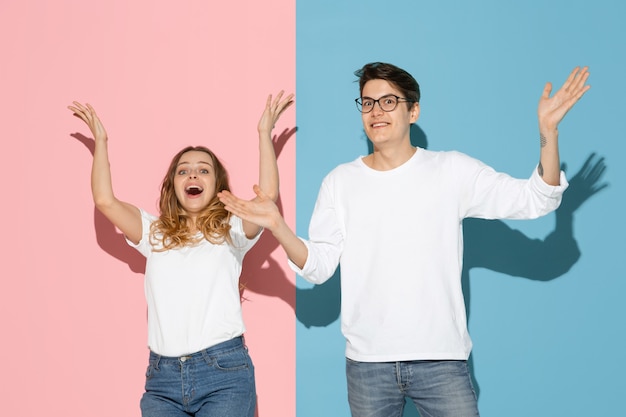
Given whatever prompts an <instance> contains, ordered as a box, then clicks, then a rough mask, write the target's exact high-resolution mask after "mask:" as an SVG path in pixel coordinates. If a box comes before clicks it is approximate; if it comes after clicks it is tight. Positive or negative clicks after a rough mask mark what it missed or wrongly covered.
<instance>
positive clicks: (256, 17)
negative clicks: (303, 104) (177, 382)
mask: <svg viewBox="0 0 626 417" xmlns="http://www.w3.org/2000/svg"><path fill="white" fill-rule="evenodd" d="M171 4H172V3H171V2H165V1H161V0H159V1H148V0H138V1H127V0H108V1H106V2H104V1H103V2H91V1H88V2H85V1H74V0H54V1H52V0H48V1H46V0H39V1H35V0H27V1H19V2H18V1H14V2H9V1H3V2H2V3H0V51H1V53H2V63H1V64H0V120H1V126H2V130H3V132H2V140H3V151H2V153H1V158H2V162H1V164H0V170H1V171H0V176H1V178H2V191H3V197H2V204H1V205H0V215H1V216H2V217H1V218H2V220H3V223H2V224H3V229H4V230H3V231H4V233H3V241H4V242H3V248H4V250H3V252H2V266H3V268H2V280H1V281H0V282H1V283H2V291H0V325H1V327H0V329H1V331H2V342H1V343H0V357H2V358H3V362H4V363H3V367H2V368H3V369H2V375H3V377H2V379H1V380H0V384H1V386H0V397H1V400H2V401H1V402H2V404H3V405H2V414H3V415H12V416H34V415H55V416H56V415H63V416H87V415H88V416H90V417H97V416H107V417H110V416H132V415H139V407H138V402H139V398H140V396H141V394H142V392H143V382H144V377H143V375H144V371H145V367H146V365H147V353H148V351H147V348H146V323H145V321H146V306H145V301H144V295H143V275H142V272H143V258H142V257H141V256H140V255H138V254H136V253H135V252H134V251H133V250H131V249H130V248H128V247H127V246H125V243H124V242H123V240H122V238H121V236H120V235H119V234H118V233H117V232H116V231H115V230H114V229H113V227H112V226H111V225H110V224H109V223H108V222H107V221H106V220H104V219H103V218H102V217H101V216H99V215H98V213H97V212H94V208H93V203H92V200H91V194H90V189H89V172H90V166H91V155H90V152H89V146H90V139H89V136H90V134H89V131H88V129H87V128H86V126H84V124H82V122H81V121H80V120H78V119H76V118H74V117H72V115H71V113H70V111H69V110H67V109H66V106H67V105H68V104H70V103H71V101H72V100H78V101H82V102H83V101H88V102H89V103H91V104H93V105H94V107H95V108H96V110H97V111H98V113H99V115H100V117H101V119H102V120H103V122H104V124H105V126H106V128H107V130H108V133H109V143H110V144H109V151H110V159H111V165H112V170H113V181H114V186H115V190H116V194H117V195H118V196H119V197H120V198H121V199H124V200H127V201H130V202H132V203H134V204H136V205H138V206H141V207H143V208H145V209H147V210H149V211H152V212H156V201H157V198H158V189H159V183H160V181H161V179H162V176H163V175H164V173H165V169H166V168H167V165H168V163H169V161H170V158H171V157H172V156H173V154H174V153H175V152H177V151H178V150H179V149H180V148H182V147H183V146H185V145H188V144H193V145H196V144H203V145H207V146H209V147H210V148H212V149H213V150H214V151H215V152H216V153H217V154H218V155H219V156H220V157H221V159H222V161H223V162H224V163H225V165H226V166H227V168H228V169H229V172H230V175H231V178H232V179H231V181H232V186H233V189H234V191H235V192H236V193H238V194H240V195H242V196H244V197H246V198H247V197H251V196H252V192H251V186H252V184H253V183H255V182H256V179H257V165H258V163H257V161H258V147H257V136H256V122H257V120H258V117H259V115H260V113H261V111H262V109H263V105H264V102H265V98H266V96H267V94H268V93H271V92H276V91H278V90H280V89H285V90H286V91H287V92H293V91H294V90H295V2H293V1H292V0H279V1H274V2H273V4H272V7H269V6H267V5H266V4H264V3H262V2H257V1H252V0H247V1H238V2H220V3H217V2H208V1H183V2H177V3H176V6H172V5H171ZM294 126H295V110H294V109H290V110H289V111H288V113H287V114H285V115H284V117H283V118H282V119H281V122H280V123H279V125H278V126H277V129H276V131H275V132H276V133H280V132H283V131H284V130H285V129H292V128H293V127H294ZM288 133H292V132H291V131H290V132H288ZM73 135H74V136H73ZM81 135H84V137H83V136H81ZM286 136H287V137H286V141H284V142H283V143H282V145H284V147H282V148H281V153H280V156H279V165H280V170H281V196H282V204H283V209H284V212H285V214H286V217H287V220H288V221H289V222H290V223H292V224H293V220H294V218H293V217H294V215H293V213H294V203H293V202H294V194H295V182H294V169H295V167H294V159H295V135H293V134H291V135H286ZM275 249H276V244H275V242H274V241H272V239H271V238H270V236H269V234H266V235H265V236H264V238H263V239H262V241H261V242H260V244H259V245H258V246H257V247H256V248H255V249H254V251H253V252H252V253H251V254H250V255H249V257H248V259H247V262H246V268H245V270H246V272H245V274H244V277H243V282H244V283H245V284H246V285H247V287H248V290H247V291H246V292H245V297H246V301H245V302H244V314H245V320H246V325H247V327H248V332H247V343H248V345H249V346H250V352H251V354H252V357H253V360H254V361H255V365H256V371H257V386H258V395H259V412H258V415H259V416H261V417H262V416H278V417H281V416H291V415H294V414H295V369H294V366H295V353H294V351H295V334H294V333H295V332H294V328H295V324H294V323H295V318H294V290H293V274H292V273H290V272H288V271H287V270H286V269H285V265H286V262H285V259H284V254H283V253H282V251H280V250H275Z"/></svg>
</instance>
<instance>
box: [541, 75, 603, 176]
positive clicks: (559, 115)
mask: <svg viewBox="0 0 626 417" xmlns="http://www.w3.org/2000/svg"><path fill="white" fill-rule="evenodd" d="M588 77H589V69H588V67H584V68H582V69H581V68H580V67H576V68H574V70H573V71H572V72H571V73H570V75H569V77H567V80H566V81H565V83H564V84H563V86H562V87H561V88H560V89H559V90H558V91H557V92H556V93H555V94H554V95H553V96H552V97H550V93H551V92H552V83H549V82H548V83H546V85H545V87H544V89H543V94H542V95H541V98H540V100H539V106H538V108H537V116H538V119H539V143H540V146H541V151H540V152H541V153H540V156H539V166H538V168H537V170H538V173H539V175H540V176H541V178H543V180H544V181H545V182H546V183H547V184H550V185H559V183H560V172H561V162H560V160H559V141H558V139H559V131H558V125H559V123H560V122H561V120H563V117H565V115H566V114H567V112H568V111H569V110H570V109H571V108H572V107H574V104H576V102H577V101H578V100H579V99H580V98H581V97H582V96H583V94H585V93H586V92H587V90H589V88H591V87H590V86H589V85H585V82H586V81H587V78H588Z"/></svg>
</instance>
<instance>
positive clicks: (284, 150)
mask: <svg viewBox="0 0 626 417" xmlns="http://www.w3.org/2000/svg"><path fill="white" fill-rule="evenodd" d="M624 17H626V6H624V5H623V3H622V2H619V1H618V0H600V1H596V2H583V1H580V0H575V1H561V0H558V1H557V0H550V1H538V0H532V1H527V2H513V1H495V0H480V1H475V2H462V1H442V2H425V1H408V0H405V1H390V2H373V1H370V0H366V1H345V2H337V1H330V0H321V1H305V0H301V1H297V2H295V1H294V0H277V1H267V2H254V1H247V0H246V1H240V2H208V1H182V2H177V3H176V4H174V3H171V2H164V1H160V0H159V1H146V0H137V1H130V2H129V1H121V0H111V1H107V2H80V1H75V0H55V1H49V0H26V1H21V2H17V1H9V0H7V1H3V2H2V3H0V53H1V54H2V63H1V64H0V120H1V121H2V123H1V125H0V126H1V128H2V131H3V143H2V149H3V152H2V153H1V158H2V163H1V164H0V178H1V181H2V190H3V197H2V204H1V205H0V215H1V218H2V220H3V231H4V234H3V236H4V239H3V242H4V243H3V250H2V255H1V256H2V265H3V268H2V271H3V272H2V273H1V278H0V283H1V284H2V291H0V325H1V327H0V331H1V332H2V342H1V343H0V357H2V358H3V359H4V365H3V372H2V374H3V378H2V381H1V382H0V384H1V389H0V398H2V403H3V409H4V414H6V415H14V416H35V415H64V416H85V415H89V416H94V417H98V416H111V415H119V416H132V415H139V408H138V401H139V397H140V396H141V393H142V389H143V375H144V371H145V367H146V365H147V363H146V359H147V348H146V346H145V341H146V323H145V320H146V311H145V308H146V307H145V301H144V296H143V264H142V258H141V257H140V256H139V255H138V254H136V253H135V252H133V250H131V249H130V248H128V247H126V246H125V243H124V242H123V238H122V236H120V234H119V232H118V231H116V230H115V229H114V228H113V227H112V226H111V225H110V224H109V223H108V222H107V221H106V220H105V219H103V218H102V216H101V215H99V214H98V213H97V212H96V211H95V210H94V207H93V203H92V201H91V195H90V190H89V171H90V166H91V154H90V151H91V150H92V147H93V144H92V141H91V138H90V134H89V131H88V130H87V129H86V127H85V126H84V125H83V124H82V122H80V121H79V120H78V119H76V118H73V117H72V116H71V114H70V112H69V110H67V109H66V106H67V105H68V104H69V103H70V102H71V101H72V100H78V101H88V102H90V103H91V104H93V105H94V106H95V107H96V109H97V110H98V112H99V114H100V116H101V117H102V120H103V122H104V123H105V126H106V127H107V129H108V133H109V137H110V146H109V148H110V154H111V165H112V171H113V180H114V183H115V189H116V193H117V194H118V196H119V197H120V198H122V199H125V200H127V201H130V202H133V203H134V204H136V205H138V206H141V207H144V208H145V209H147V210H149V211H152V212H156V201H157V198H158V188H159V183H160V181H161V179H162V176H163V174H164V172H165V169H166V168H167V164H168V163H169V160H170V158H171V157H172V155H173V154H174V153H175V152H177V151H178V150H179V149H180V148H182V147H183V146H185V145H187V144H203V145H206V146H209V147H210V148H212V149H213V150H215V151H216V153H217V154H218V155H220V156H221V158H222V160H223V162H224V163H225V165H226V166H227V168H228V169H229V172H230V175H231V180H232V185H233V188H234V190H235V192H237V194H239V195H241V196H243V197H250V198H251V197H252V191H251V187H252V185H253V184H254V183H255V182H256V178H257V152H258V151H257V149H258V147H257V143H256V141H257V137H256V122H257V120H258V116H259V115H260V112H261V111H262V108H263V104H264V101H265V97H266V96H267V94H269V93H272V92H276V91H278V90H280V89H284V90H286V91H288V92H292V91H293V92H295V93H296V106H295V108H294V109H290V110H289V111H288V112H287V113H286V114H285V115H284V117H283V118H281V121H280V123H279V125H278V126H277V127H276V131H275V132H276V133H277V135H278V137H277V141H278V151H279V166H280V170H281V200H280V202H281V205H282V209H283V212H284V214H285V217H286V218H287V220H288V222H289V223H290V224H291V225H292V226H293V227H294V228H296V230H297V231H298V233H299V234H301V235H303V236H306V235H307V227H308V221H309V218H310V214H311V211H312V209H313V205H314V202H315V198H316V196H317V192H318V188H319V185H320V183H321V180H322V178H323V177H324V175H326V174H327V173H328V171H330V170H331V169H332V168H333V167H334V166H336V165H337V164H339V163H342V162H347V161H350V160H353V159H354V158H356V157H357V156H358V155H364V154H366V153H367V152H368V151H369V148H368V143H367V140H366V138H365V136H364V134H363V131H362V128H361V121H360V116H359V114H358V112H357V110H356V108H355V106H354V102H353V100H354V98H355V97H357V96H358V85H357V84H356V83H355V82H354V81H355V79H356V78H355V77H354V75H353V72H354V70H356V69H358V68H359V67H361V66H362V65H363V64H364V63H366V62H371V61H387V62H392V63H395V64H396V65H399V66H401V67H403V68H405V69H407V70H408V71H410V72H411V73H412V74H413V75H414V76H415V77H416V78H417V80H418V81H419V82H420V84H421V87H422V101H421V115H420V119H419V120H418V123H417V124H416V126H415V127H414V128H413V130H412V140H413V141H414V143H415V144H416V145H418V146H422V147H427V148H428V149H432V150H451V149H455V150H459V151H462V152H465V153H467V154H469V155H472V156H474V157H476V158H479V159H481V160H483V161H484V162H486V163H487V164H489V165H492V166H493V167H494V168H496V169H498V170H502V171H506V172H508V173H510V174H512V175H514V176H518V177H527V176H529V175H530V173H531V170H532V169H533V168H534V166H535V164H536V163H537V158H538V152H539V140H538V133H537V120H536V105H537V101H538V99H539V96H540V94H541V92H542V89H543V86H544V84H545V83H546V82H547V81H551V82H553V83H554V85H555V87H558V86H560V85H561V83H562V82H563V81H564V80H565V77H566V76H567V74H568V73H569V72H570V71H571V69H572V68H573V67H575V66H577V65H588V66H589V67H590V70H591V78H590V80H589V83H590V84H591V85H592V88H591V90H590V91H589V92H588V93H587V95H586V96H585V97H584V98H583V100H582V101H581V102H580V103H578V104H577V105H576V107H575V108H574V109H573V110H572V111H571V112H570V113H569V114H568V115H567V116H566V119H565V120H564V121H563V123H562V125H561V127H560V134H561V139H560V144H561V157H562V162H563V163H564V164H565V165H566V172H567V175H568V178H569V179H570V182H571V186H570V189H569V190H568V191H567V192H566V194H565V197H564V201H563V205H562V207H561V208H560V209H559V210H558V211H557V212H556V213H553V214H550V215H548V216H546V217H544V218H542V219H538V220H534V221H524V222H520V221H518V222H512V221H492V222H486V221H477V220H467V221H466V222H465V223H464V229H465V246H466V257H465V268H464V274H463V281H464V285H465V290H466V301H467V304H468V310H469V328H470V333H471V335H472V337H473V340H474V351H473V355H472V366H473V368H472V369H473V375H474V378H475V382H476V384H477V388H478V390H479V406H480V409H481V413H482V415H484V416H502V415H507V416H527V415H540V416H554V415H569V416H585V415H590V414H593V415H617V414H619V412H620V408H619V405H620V404H621V397H622V396H623V393H624V392H625V391H626V384H625V383H624V382H623V380H622V379H621V378H620V375H622V374H624V371H626V368H625V366H624V364H623V361H621V360H620V359H621V356H622V355H623V353H624V351H625V350H626V336H625V334H624V333H625V329H626V312H625V309H624V297H625V296H626V273H625V272H624V268H623V265H622V263H623V259H624V256H625V255H626V244H625V243H624V234H625V233H626V226H624V223H623V211H624V210H623V206H624V203H625V202H626V201H625V200H626V197H625V194H626V193H625V191H626V189H625V186H624V179H626V172H625V170H626V169H625V168H624V164H623V163H622V161H621V159H622V157H623V155H624V153H625V151H626V145H625V141H626V133H625V132H624V128H623V126H622V121H623V119H624V116H623V115H624V114H626V105H625V104H624V103H625V100H624V96H625V95H626V86H625V82H624V76H623V75H622V74H623V72H624V71H623V68H624V67H625V66H626V29H624V25H623V19H624ZM296 128H297V131H295V132H294V130H295V129H296ZM598 189H600V191H598V192H596V191H597V190H598ZM390 215H393V211H392V210H390ZM242 283H243V284H244V285H245V287H246V289H245V291H244V302H243V303H244V304H243V305H244V314H245V320H246V324H247V327H248V331H247V343H248V345H249V346H250V352H251V355H252V357H253V360H254V361H255V365H256V371H257V385H258V394H259V408H258V416H260V417H267V416H277V417H288V416H294V415H297V416H299V417H313V416H315V417H317V416H333V417H334V416H337V417H343V416H348V415H349V409H348V406H347V400H346V388H345V376H344V356H343V351H344V340H343V338H342V336H341V333H340V329H339V321H338V317H339V302H340V295H339V276H336V277H334V278H332V279H331V280H330V281H329V282H328V283H326V284H324V285H322V286H318V287H312V286H311V285H309V284H307V283H306V282H305V281H303V280H302V278H300V277H296V276H295V275H294V274H293V273H292V272H290V270H289V269H288V268H287V266H286V258H285V255H284V253H283V252H282V251H281V250H280V248H278V247H277V244H276V242H275V241H274V240H273V239H272V238H271V235H270V234H269V233H266V234H265V236H264V237H263V238H262V240H261V242H260V243H259V245H258V246H257V247H256V248H255V249H254V250H253V252H251V253H250V255H249V256H248V258H247V260H246V263H245V271H244V274H243V277H242ZM407 331H410V325H407ZM409 416H411V417H413V416H417V412H416V411H415V410H414V408H413V407H412V406H408V407H407V410H406V412H405V417H409Z"/></svg>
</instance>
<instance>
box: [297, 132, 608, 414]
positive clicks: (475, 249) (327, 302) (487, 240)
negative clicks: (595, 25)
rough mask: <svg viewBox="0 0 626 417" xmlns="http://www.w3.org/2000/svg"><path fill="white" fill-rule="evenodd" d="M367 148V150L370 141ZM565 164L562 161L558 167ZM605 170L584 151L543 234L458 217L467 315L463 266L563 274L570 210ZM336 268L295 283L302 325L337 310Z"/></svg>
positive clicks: (420, 135) (537, 275)
mask: <svg viewBox="0 0 626 417" xmlns="http://www.w3.org/2000/svg"><path fill="white" fill-rule="evenodd" d="M367 143H368V151H369V153H371V152H372V145H371V142H369V141H367ZM411 143H412V144H413V146H418V147H420V148H424V149H427V148H428V141H427V138H426V135H425V133H424V131H423V130H422V129H421V128H420V127H419V126H417V125H415V124H414V125H412V126H411ZM563 168H564V169H566V167H565V166H564V167H563ZM605 171H606V165H605V162H604V158H596V155H595V154H593V153H592V154H590V155H589V157H588V158H587V160H586V161H585V163H584V164H583V166H582V167H581V169H580V170H579V171H578V172H577V173H576V174H574V176H572V177H571V179H570V180H569V183H570V185H569V188H568V189H567V191H566V192H565V193H564V194H563V200H562V202H561V205H560V206H559V208H558V209H557V210H556V212H555V215H556V226H555V228H554V230H553V231H552V232H551V233H550V234H549V235H548V236H547V237H546V238H545V239H543V240H542V239H531V238H529V237H528V236H526V235H524V234H523V233H522V232H520V231H518V230H515V229H512V228H511V227H509V226H508V225H507V224H506V223H505V222H503V221H500V220H483V219H465V220H464V221H463V239H464V256H463V271H462V276H461V280H462V285H463V294H464V296H465V304H466V309H467V316H468V319H469V316H470V312H471V294H470V286H469V275H470V274H469V271H470V269H472V268H486V269H490V270H492V271H496V272H500V273H503V274H507V275H510V276H513V277H522V278H527V279H531V280H534V281H550V280H553V279H555V278H558V277H560V276H562V275H563V274H565V273H566V272H567V271H569V270H570V268H571V267H572V266H573V265H574V264H575V263H576V262H577V261H578V259H580V255H581V253H580V249H579V246H578V243H577V242H576V239H575V237H574V227H573V221H574V212H575V211H576V210H578V208H580V206H581V205H582V204H583V203H584V202H586V201H587V200H589V198H591V197H592V196H594V195H595V194H597V193H598V192H599V191H601V190H603V189H604V188H606V187H607V186H608V184H607V183H605V182H602V177H603V175H604V172H605ZM340 304H341V293H340V271H339V269H337V271H336V272H335V274H334V275H333V277H332V278H331V279H329V280H328V281H326V282H325V283H324V284H321V285H316V286H314V287H312V288H307V289H303V288H296V315H297V318H298V320H299V321H300V322H301V323H302V324H304V325H305V326H306V327H313V326H327V325H329V324H330V323H332V322H334V321H335V320H336V319H337V318H338V317H339V314H340V309H341V305H340ZM469 362H470V368H471V372H472V379H473V382H474V387H475V389H476V392H477V395H478V394H479V393H480V389H479V384H478V381H476V377H475V375H476V374H475V372H474V367H473V361H472V357H471V356H470V359H469ZM414 416H419V414H418V413H417V410H416V409H415V407H414V406H412V405H409V406H408V407H406V408H405V412H404V417H414Z"/></svg>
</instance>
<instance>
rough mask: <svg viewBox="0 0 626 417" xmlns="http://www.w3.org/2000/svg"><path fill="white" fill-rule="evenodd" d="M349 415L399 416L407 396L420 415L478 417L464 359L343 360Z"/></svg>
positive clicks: (367, 416) (355, 416)
mask: <svg viewBox="0 0 626 417" xmlns="http://www.w3.org/2000/svg"><path fill="white" fill-rule="evenodd" d="M346 376H347V378H348V401H349V403H350V410H351V411H352V416H353V417H401V416H402V412H403V409H404V401H405V398H410V399H411V400H413V403H414V404H415V406H416V407H417V410H418V411H419V413H420V416H422V417H478V406H477V401H476V394H475V392H474V388H473V386H472V381H471V378H470V373H469V369H468V366H467V361H406V362H356V361H353V360H350V359H347V360H346Z"/></svg>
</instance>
